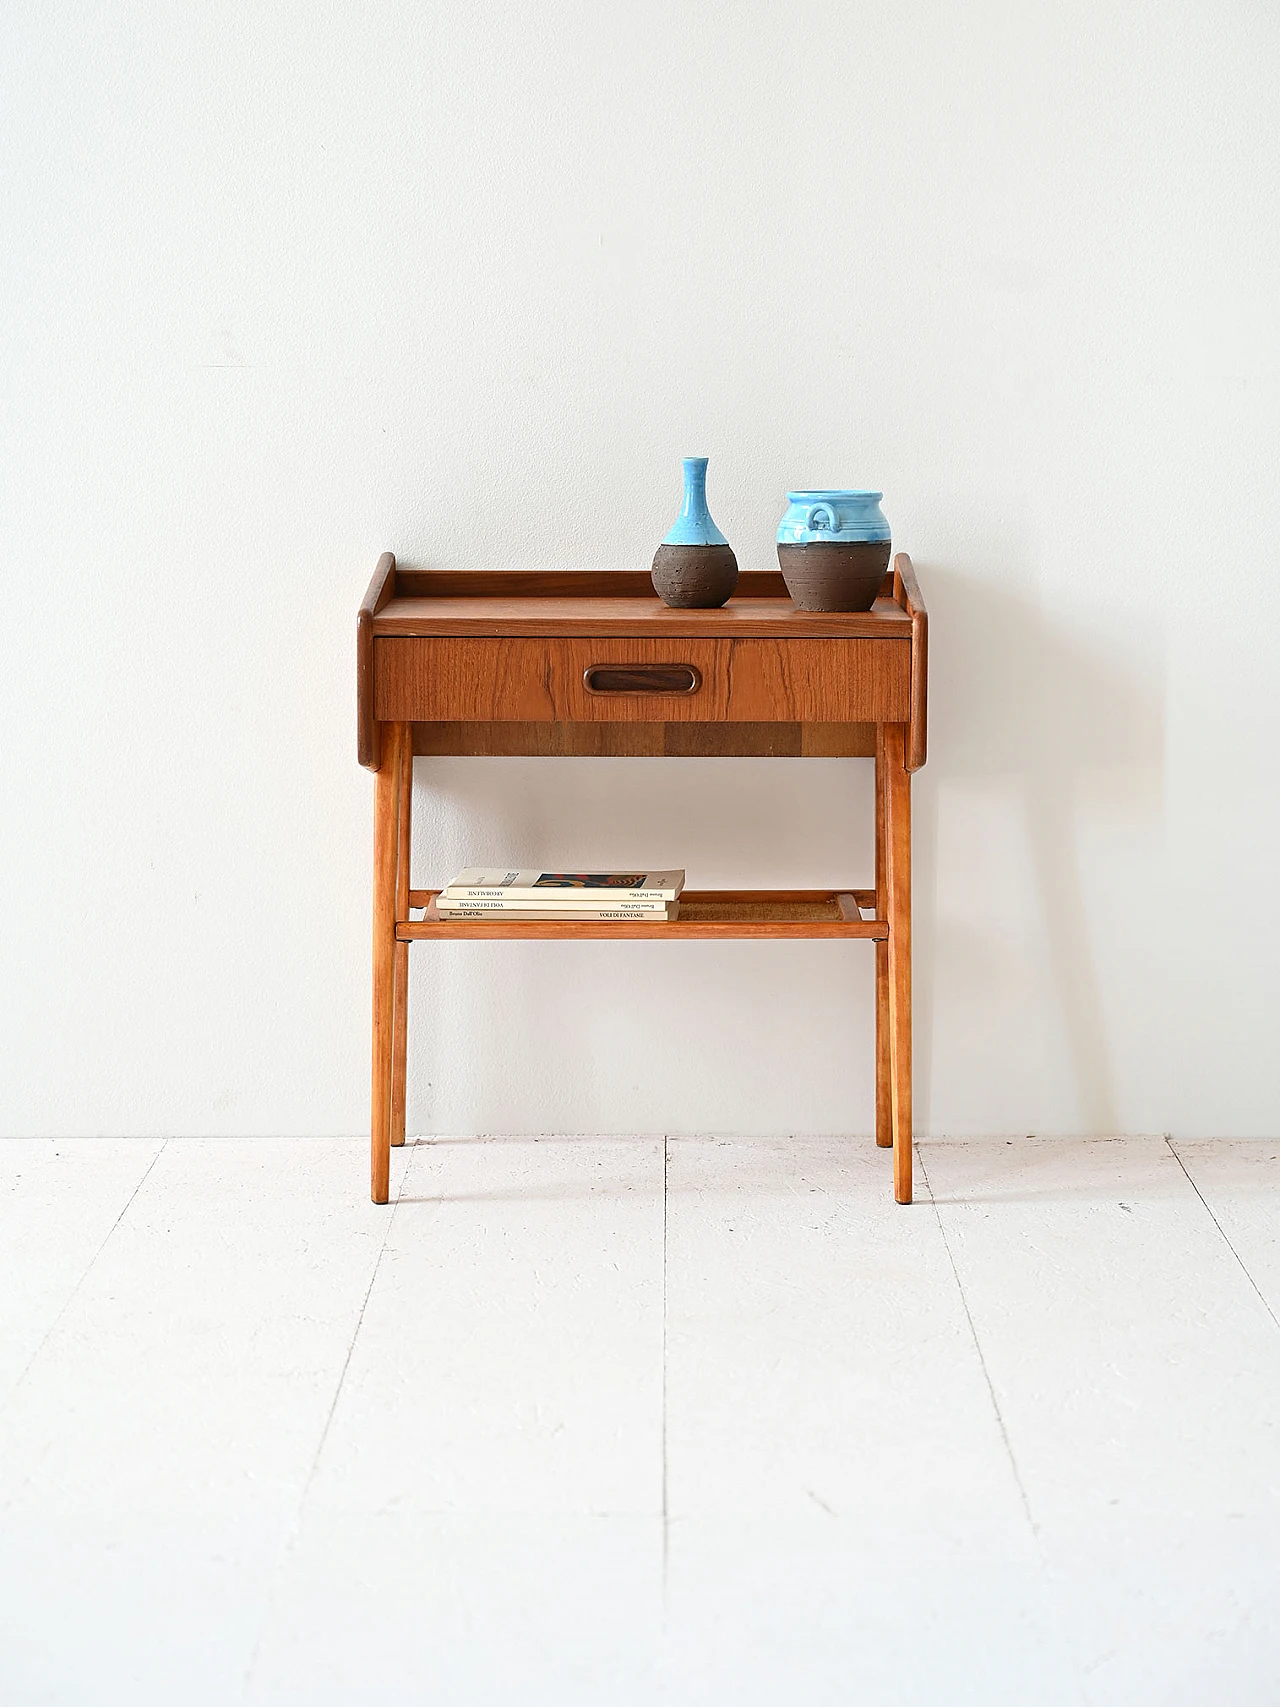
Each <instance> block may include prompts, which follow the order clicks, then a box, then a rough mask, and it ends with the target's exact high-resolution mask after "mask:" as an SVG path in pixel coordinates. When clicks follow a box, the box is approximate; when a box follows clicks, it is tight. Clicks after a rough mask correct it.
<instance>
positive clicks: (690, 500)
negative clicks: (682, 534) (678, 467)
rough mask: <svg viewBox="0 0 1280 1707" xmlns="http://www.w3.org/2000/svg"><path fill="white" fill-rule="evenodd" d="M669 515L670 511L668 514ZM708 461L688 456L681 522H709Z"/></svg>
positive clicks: (700, 457)
mask: <svg viewBox="0 0 1280 1707" xmlns="http://www.w3.org/2000/svg"><path fill="white" fill-rule="evenodd" d="M667 513H668V515H669V514H670V511H668V512H667ZM710 519H711V518H710V515H709V513H708V511H707V459H706V457H705V456H686V457H685V459H684V502H683V503H682V504H681V506H680V520H681V521H682V522H683V521H692V522H707V521H709V520H710Z"/></svg>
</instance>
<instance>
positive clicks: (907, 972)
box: [884, 723, 912, 1203]
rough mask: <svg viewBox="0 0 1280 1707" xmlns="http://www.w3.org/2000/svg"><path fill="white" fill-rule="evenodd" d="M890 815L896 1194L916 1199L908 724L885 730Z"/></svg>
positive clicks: (891, 1040) (887, 827)
mask: <svg viewBox="0 0 1280 1707" xmlns="http://www.w3.org/2000/svg"><path fill="white" fill-rule="evenodd" d="M884 765H885V773H886V774H885V780H886V783H887V789H886V793H887V796H888V814H887V820H886V824H885V854H886V864H887V868H888V889H889V896H888V900H889V1062H890V1074H889V1076H890V1081H891V1084H892V1093H893V1195H894V1197H895V1198H896V1199H897V1200H898V1202H899V1203H910V1202H911V1138H912V1131H911V773H910V772H909V771H908V770H907V767H906V728H905V726H904V725H903V724H901V723H890V724H887V725H886V726H885V730H884Z"/></svg>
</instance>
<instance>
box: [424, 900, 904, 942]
mask: <svg viewBox="0 0 1280 1707" xmlns="http://www.w3.org/2000/svg"><path fill="white" fill-rule="evenodd" d="M438 894H439V890H438V889H413V890H410V892H409V910H410V912H413V911H415V910H417V909H418V908H425V909H426V911H425V913H424V915H423V917H422V918H421V919H408V920H405V921H403V922H401V923H400V924H398V925H397V926H396V936H397V937H398V938H399V940H400V941H401V942H420V941H423V940H430V939H435V940H439V939H441V938H445V939H448V938H455V939H467V938H470V939H472V940H484V939H487V938H493V937H510V938H522V937H523V938H525V939H526V940H528V939H531V938H532V939H542V940H544V941H546V940H550V939H552V938H556V937H574V938H576V939H577V940H579V941H581V940H583V939H588V940H593V941H596V942H603V941H605V940H606V938H609V937H625V938H628V939H630V940H631V941H634V942H657V941H663V942H669V941H671V940H672V939H673V938H676V939H680V940H682V941H685V942H688V941H690V940H701V941H707V940H722V939H726V938H729V937H863V938H872V939H876V938H883V937H887V936H888V934H889V927H888V925H887V924H885V922H884V920H883V919H877V918H874V917H864V916H863V915H864V914H874V912H875V905H876V897H875V891H874V890H873V889H701V890H698V889H693V890H688V891H686V893H685V894H684V895H682V896H681V897H680V917H679V918H678V919H673V920H671V922H670V923H668V922H666V921H665V920H664V921H663V922H662V923H661V924H655V925H650V924H644V923H641V922H639V921H635V920H630V919H625V920H624V919H615V920H604V919H595V920H584V921H582V922H581V923H578V924H571V923H565V924H561V923H560V922H559V921H558V920H554V919H552V920H542V919H524V920H520V919H507V920H504V919H500V918H493V919H442V918H441V917H440V914H439V913H438V912H437V910H436V896H437V895H438Z"/></svg>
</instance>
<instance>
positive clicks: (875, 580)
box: [778, 539, 892, 610]
mask: <svg viewBox="0 0 1280 1707" xmlns="http://www.w3.org/2000/svg"><path fill="white" fill-rule="evenodd" d="M891 549H892V546H891V542H890V541H889V540H887V539H881V540H858V541H850V542H847V543H845V544H837V543H836V542H835V541H834V540H833V541H832V543H831V544H830V545H780V546H779V547H778V562H779V563H780V564H781V565H782V578H783V580H784V581H785V582H786V583H787V591H788V592H789V593H790V594H791V601H792V603H793V604H796V605H798V606H799V607H800V609H801V610H870V609H871V607H872V605H873V604H874V603H875V600H876V594H877V593H878V592H879V591H880V583H881V582H882V581H883V580H884V572H885V570H886V569H887V568H888V567H889V552H890V550H891Z"/></svg>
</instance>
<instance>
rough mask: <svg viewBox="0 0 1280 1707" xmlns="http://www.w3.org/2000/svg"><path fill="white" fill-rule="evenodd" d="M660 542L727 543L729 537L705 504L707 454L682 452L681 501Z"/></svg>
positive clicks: (691, 543) (672, 543)
mask: <svg viewBox="0 0 1280 1707" xmlns="http://www.w3.org/2000/svg"><path fill="white" fill-rule="evenodd" d="M662 543H663V545H728V543H729V541H728V540H727V539H726V538H725V537H724V535H723V534H722V533H721V532H720V529H719V528H718V527H717V526H716V524H715V523H714V522H713V521H712V519H711V511H710V510H709V509H708V508H707V458H706V457H705V456H686V457H685V459H684V502H683V503H682V504H681V506H680V514H679V515H678V516H677V517H676V525H675V526H674V527H673V528H672V530H671V532H670V533H669V534H666V535H665V536H664V538H663V541H662Z"/></svg>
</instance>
